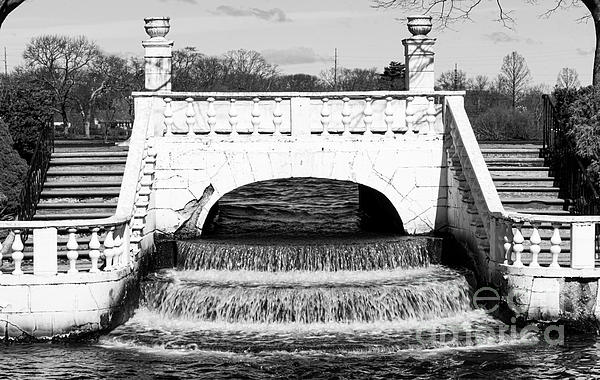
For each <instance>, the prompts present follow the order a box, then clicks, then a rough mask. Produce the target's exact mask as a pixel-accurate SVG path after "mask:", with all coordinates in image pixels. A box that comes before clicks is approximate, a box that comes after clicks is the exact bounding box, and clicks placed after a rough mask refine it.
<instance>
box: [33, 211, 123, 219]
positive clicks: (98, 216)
mask: <svg viewBox="0 0 600 380" xmlns="http://www.w3.org/2000/svg"><path fill="white" fill-rule="evenodd" d="M113 215H114V212H101V213H100V212H98V213H76V212H64V213H54V214H44V213H36V214H35V215H34V216H33V220H65V219H102V218H109V217H111V216H113Z"/></svg>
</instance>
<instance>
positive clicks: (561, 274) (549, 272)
mask: <svg viewBox="0 0 600 380" xmlns="http://www.w3.org/2000/svg"><path fill="white" fill-rule="evenodd" d="M497 268H498V270H499V271H500V272H501V273H504V274H508V275H515V276H532V277H543V278H600V268H593V269H592V268H589V269H574V268H567V267H560V268H550V267H538V268H532V267H528V266H523V267H515V266H512V265H507V264H497Z"/></svg>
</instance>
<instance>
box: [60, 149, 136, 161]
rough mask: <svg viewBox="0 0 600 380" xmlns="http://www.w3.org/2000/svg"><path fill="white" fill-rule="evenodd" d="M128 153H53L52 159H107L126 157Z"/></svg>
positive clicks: (124, 151) (122, 151)
mask: <svg viewBox="0 0 600 380" xmlns="http://www.w3.org/2000/svg"><path fill="white" fill-rule="evenodd" d="M127 153H128V151H126V150H118V151H107V150H106V149H103V150H102V151H97V152H54V153H52V159H57V158H109V157H127Z"/></svg>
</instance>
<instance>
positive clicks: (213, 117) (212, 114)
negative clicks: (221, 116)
mask: <svg viewBox="0 0 600 380" xmlns="http://www.w3.org/2000/svg"><path fill="white" fill-rule="evenodd" d="M206 101H207V102H208V109H207V110H206V117H207V118H208V120H207V122H208V135H209V136H215V135H216V131H215V125H216V124H217V111H216V110H215V98H208V99H206Z"/></svg>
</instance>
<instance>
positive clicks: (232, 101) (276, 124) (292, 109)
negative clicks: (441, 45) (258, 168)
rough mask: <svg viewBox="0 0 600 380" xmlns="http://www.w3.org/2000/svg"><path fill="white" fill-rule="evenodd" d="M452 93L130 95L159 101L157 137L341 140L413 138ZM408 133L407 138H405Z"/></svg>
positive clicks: (430, 126)
mask: <svg viewBox="0 0 600 380" xmlns="http://www.w3.org/2000/svg"><path fill="white" fill-rule="evenodd" d="M448 94H456V92H439V91H438V92H430V93H425V92H410V91H395V92H394V91H392V92H390V91H371V92H343V93H342V92H328V93H324V92H323V93H177V92H158V93H150V92H148V93H135V94H134V95H135V96H142V97H143V96H154V97H156V96H158V97H160V98H162V99H163V102H164V114H163V117H164V125H163V126H162V130H155V135H157V136H182V135H184V136H190V137H194V136H204V137H209V138H223V139H235V138H239V137H240V136H245V137H249V138H250V139H252V138H254V139H256V138H259V137H261V136H270V137H281V138H290V137H291V138H302V137H306V136H311V135H318V136H329V135H341V136H345V137H354V138H358V137H360V138H369V137H371V136H374V135H384V136H387V137H394V136H406V137H407V136H415V135H417V136H418V135H428V134H439V133H443V130H442V128H441V127H440V126H439V125H438V126H436V117H437V115H439V113H440V109H441V105H440V104H439V103H440V99H441V98H442V97H443V96H445V95H448ZM409 132H410V133H409Z"/></svg>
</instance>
